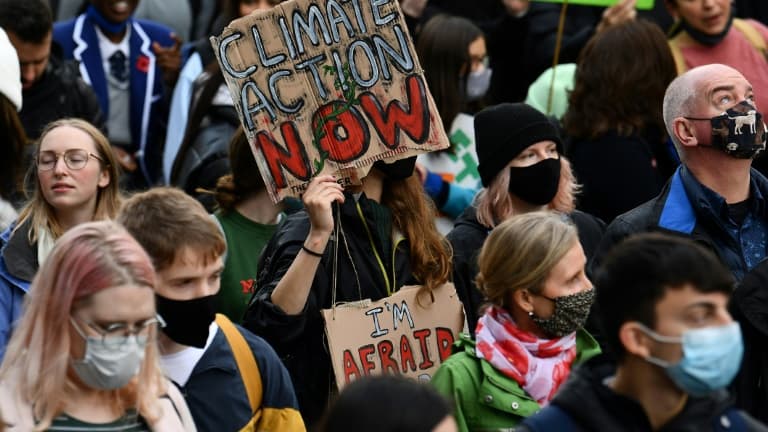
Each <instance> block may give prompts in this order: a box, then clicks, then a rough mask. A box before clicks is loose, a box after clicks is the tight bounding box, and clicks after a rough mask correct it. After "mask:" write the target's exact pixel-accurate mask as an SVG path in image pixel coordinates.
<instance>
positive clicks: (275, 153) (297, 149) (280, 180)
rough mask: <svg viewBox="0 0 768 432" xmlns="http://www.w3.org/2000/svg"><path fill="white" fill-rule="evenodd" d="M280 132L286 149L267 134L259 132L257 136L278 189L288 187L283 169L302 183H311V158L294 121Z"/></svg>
mask: <svg viewBox="0 0 768 432" xmlns="http://www.w3.org/2000/svg"><path fill="white" fill-rule="evenodd" d="M280 132H281V133H282V135H283V141H285V147H283V146H281V145H280V144H278V143H277V142H275V140H274V139H273V137H272V136H271V135H269V134H268V133H267V132H264V131H259V132H258V133H257V134H256V145H257V146H258V147H259V148H260V149H261V152H262V154H263V155H264V159H266V161H267V166H268V167H269V172H270V173H272V178H273V179H274V180H275V185H276V186H277V187H278V188H284V187H286V186H287V185H288V183H287V182H286V180H285V176H284V175H283V168H285V169H286V170H287V171H288V172H290V173H291V174H293V175H294V176H295V177H296V178H298V179H299V180H302V181H309V180H310V178H311V177H312V170H311V168H310V166H309V157H308V156H307V152H306V150H305V149H304V144H303V143H302V142H301V138H300V137H299V133H298V131H297V130H296V125H294V124H293V122H292V121H288V122H284V123H282V124H281V125H280Z"/></svg>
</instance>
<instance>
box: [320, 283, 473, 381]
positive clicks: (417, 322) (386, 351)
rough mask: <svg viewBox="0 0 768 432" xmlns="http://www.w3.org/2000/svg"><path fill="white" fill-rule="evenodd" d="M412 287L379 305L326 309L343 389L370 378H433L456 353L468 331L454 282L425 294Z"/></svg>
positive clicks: (366, 302) (334, 361) (330, 342)
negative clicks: (460, 338) (453, 349)
mask: <svg viewBox="0 0 768 432" xmlns="http://www.w3.org/2000/svg"><path fill="white" fill-rule="evenodd" d="M419 288H420V287H418V286H406V287H403V288H401V289H400V290H399V291H398V292H396V293H395V294H393V295H392V296H390V297H387V298H384V299H381V300H379V301H376V302H371V301H370V300H364V301H362V302H355V303H352V304H344V305H339V306H337V307H336V308H335V309H334V308H332V309H323V311H322V315H323V319H325V332H326V334H327V336H328V346H329V351H330V355H331V364H333V371H334V373H335V375H336V384H337V385H338V387H339V389H341V388H343V387H344V386H345V385H347V384H349V383H350V382H352V381H354V380H355V379H357V378H360V377H362V376H366V375H382V374H402V375H405V376H408V377H411V378H414V379H417V380H420V381H428V380H430V379H431V378H432V375H434V373H435V371H437V368H438V367H440V364H442V363H443V361H444V360H445V359H446V358H448V356H450V355H451V345H453V342H454V341H455V340H456V339H457V338H458V336H459V333H460V332H461V331H462V329H463V328H464V308H463V306H462V304H461V302H460V301H459V297H458V294H457V293H456V288H455V287H454V286H453V284H450V283H448V284H445V285H442V286H440V287H439V288H437V289H436V290H434V291H433V292H432V293H433V297H434V302H433V301H432V299H431V298H430V296H429V295H423V296H420V297H419V299H420V302H419V301H417V293H418V291H419Z"/></svg>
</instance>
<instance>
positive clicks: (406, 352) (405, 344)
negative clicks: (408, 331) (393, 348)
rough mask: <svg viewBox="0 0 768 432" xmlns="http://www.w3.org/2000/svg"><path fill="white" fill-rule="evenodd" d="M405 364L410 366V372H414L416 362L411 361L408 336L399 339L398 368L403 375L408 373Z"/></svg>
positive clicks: (411, 351)
mask: <svg viewBox="0 0 768 432" xmlns="http://www.w3.org/2000/svg"><path fill="white" fill-rule="evenodd" d="M406 363H408V364H410V365H411V372H413V371H415V370H416V360H414V359H413V350H412V349H411V342H410V341H409V340H408V336H406V335H403V336H402V337H400V366H401V368H402V370H403V373H406V372H408V368H407V367H406Z"/></svg>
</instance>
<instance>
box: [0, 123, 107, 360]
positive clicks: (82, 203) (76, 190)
mask: <svg viewBox="0 0 768 432" xmlns="http://www.w3.org/2000/svg"><path fill="white" fill-rule="evenodd" d="M34 157H35V160H34V165H35V166H34V167H33V169H32V170H30V173H29V174H30V175H29V177H30V184H31V187H32V188H33V189H32V196H31V198H30V200H29V202H28V203H27V204H26V206H25V207H24V208H23V209H22V210H21V212H20V214H19V218H18V220H17V222H16V223H15V224H13V225H12V226H11V227H9V228H8V229H7V230H5V231H4V232H3V233H2V234H0V358H1V357H2V356H3V355H4V354H5V346H6V344H7V343H8V339H9V338H10V331H11V323H13V322H15V321H17V320H18V318H19V317H20V316H21V303H22V299H23V297H24V295H25V294H26V293H27V291H28V290H29V283H30V281H31V280H32V278H33V277H34V275H35V272H37V269H38V267H39V266H40V265H41V264H42V263H43V262H44V261H45V259H46V257H47V256H48V254H49V252H50V251H51V249H52V248H53V243H54V241H55V240H56V239H57V238H59V237H60V236H61V235H62V234H63V233H64V232H66V231H67V230H69V229H70V228H72V227H74V226H76V225H78V224H81V223H83V222H90V221H93V220H102V219H111V218H113V217H114V216H115V215H116V214H117V210H118V209H119V207H120V191H119V188H118V184H117V181H116V179H117V178H118V171H117V169H118V168H117V163H116V162H115V159H114V156H113V154H112V150H111V148H110V145H109V142H108V141H107V138H106V137H105V136H104V135H103V134H102V133H101V132H100V131H99V130H98V129H96V128H95V127H94V126H92V125H91V124H90V123H88V122H86V121H84V120H80V119H63V120H58V121H56V122H53V123H51V124H49V125H48V126H47V127H46V128H45V130H43V132H42V134H41V135H40V139H39V141H38V143H37V148H36V150H35V153H34Z"/></svg>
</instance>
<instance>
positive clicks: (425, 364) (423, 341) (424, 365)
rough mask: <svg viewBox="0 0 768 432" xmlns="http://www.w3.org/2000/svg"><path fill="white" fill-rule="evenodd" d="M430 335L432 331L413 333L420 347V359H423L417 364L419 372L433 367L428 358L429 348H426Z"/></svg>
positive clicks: (424, 330)
mask: <svg viewBox="0 0 768 432" xmlns="http://www.w3.org/2000/svg"><path fill="white" fill-rule="evenodd" d="M431 333H432V331H431V330H430V329H423V330H416V331H415V332H413V336H414V337H415V338H416V339H418V340H419V345H420V347H421V358H422V359H423V360H422V361H421V363H420V364H419V369H421V370H424V369H429V368H431V367H432V366H434V365H435V364H434V363H433V362H432V360H431V359H430V358H429V348H428V347H427V338H428V337H429V335H430V334H431Z"/></svg>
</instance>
